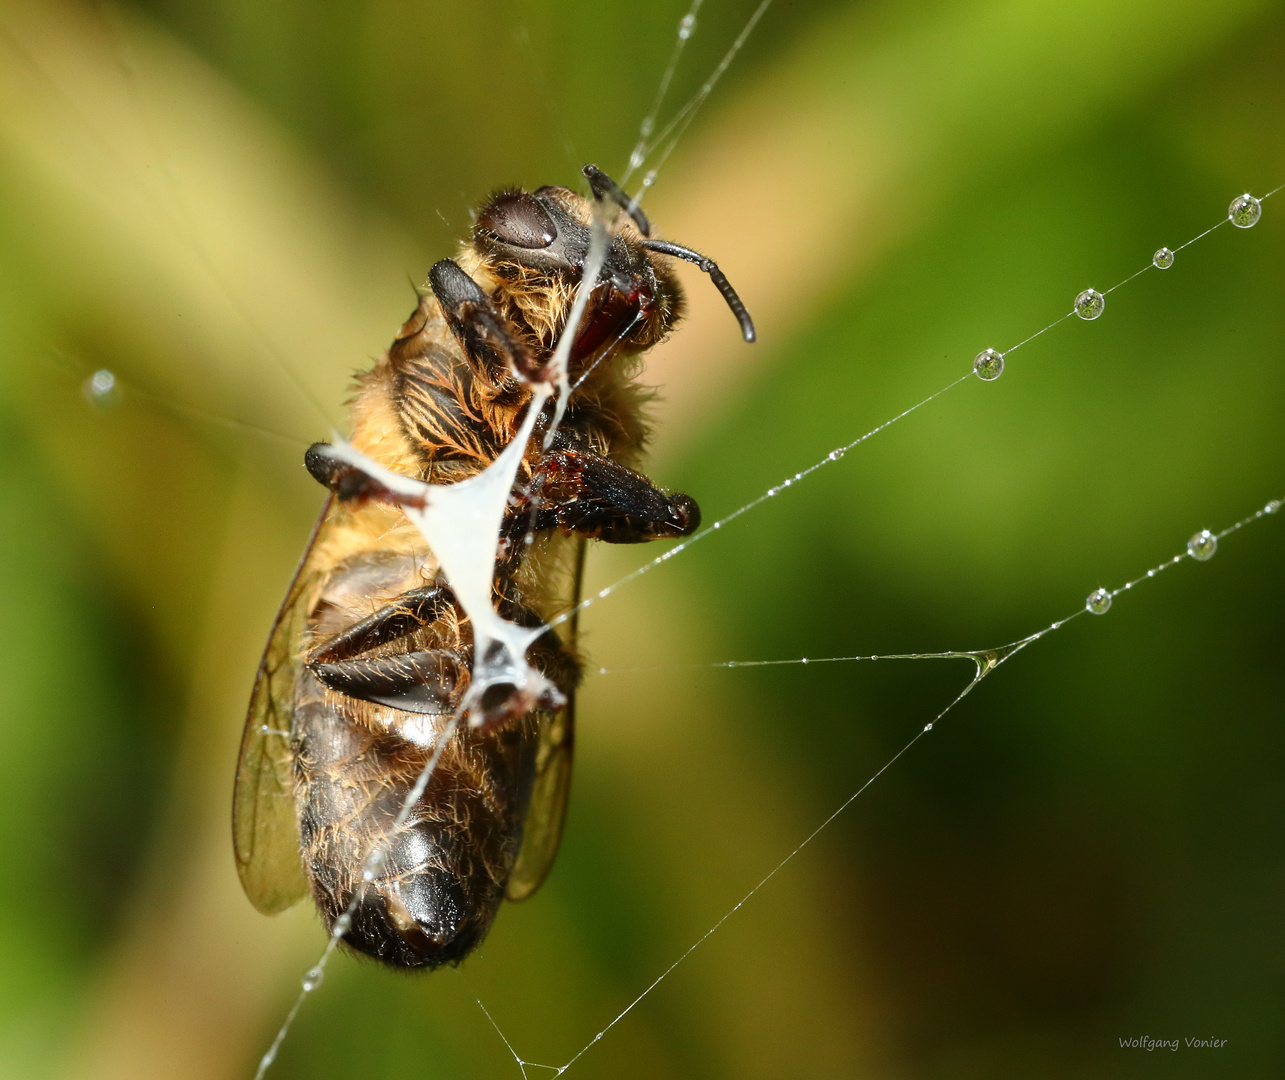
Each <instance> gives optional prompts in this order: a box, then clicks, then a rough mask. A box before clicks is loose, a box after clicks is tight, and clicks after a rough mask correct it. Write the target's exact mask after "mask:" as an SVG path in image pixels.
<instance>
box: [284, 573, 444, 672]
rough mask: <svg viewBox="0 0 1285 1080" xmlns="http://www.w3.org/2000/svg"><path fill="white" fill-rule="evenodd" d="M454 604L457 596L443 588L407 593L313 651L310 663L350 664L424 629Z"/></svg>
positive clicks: (437, 586)
mask: <svg viewBox="0 0 1285 1080" xmlns="http://www.w3.org/2000/svg"><path fill="white" fill-rule="evenodd" d="M454 601H455V597H454V594H453V593H452V592H451V590H450V589H448V588H446V587H445V586H442V585H426V586H425V587H424V588H422V589H412V590H410V591H409V592H404V593H402V595H401V596H399V597H398V598H397V599H396V600H394V601H393V602H392V603H391V604H386V605H385V606H384V607H382V608H380V609H379V610H378V611H376V612H375V613H374V614H373V615H370V616H367V617H366V618H364V619H361V620H359V621H358V622H355V623H353V624H352V625H351V626H349V627H348V628H347V629H346V630H341V631H340V632H339V633H337V634H335V635H334V636H333V637H331V638H330V639H328V640H327V641H326V642H325V644H324V645H322V646H320V647H319V648H317V649H314V650H313V652H312V654H311V655H310V656H309V657H308V662H309V663H313V662H316V661H323V662H327V663H333V662H335V661H338V660H351V659H353V658H354V657H357V656H360V655H361V654H362V653H365V652H369V651H370V650H372V649H375V648H378V647H379V646H380V645H386V644H388V642H390V641H395V640H397V639H398V638H401V637H406V636H407V635H408V634H411V633H413V632H414V631H416V630H419V629H421V628H422V627H423V626H425V625H426V624H427V623H430V622H433V621H434V620H436V619H438V618H440V617H441V616H442V615H445V614H446V613H447V612H448V611H449V610H450V609H451V607H452V605H453V604H454Z"/></svg>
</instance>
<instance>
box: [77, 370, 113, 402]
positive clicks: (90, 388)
mask: <svg viewBox="0 0 1285 1080" xmlns="http://www.w3.org/2000/svg"><path fill="white" fill-rule="evenodd" d="M81 389H82V390H83V392H84V394H85V400H86V401H88V402H89V403H90V404H91V405H93V406H95V407H97V408H99V409H110V408H111V407H112V406H113V405H115V404H116V403H117V402H118V401H119V400H120V388H119V387H118V386H117V385H116V376H115V375H114V374H113V373H112V372H111V371H109V370H108V369H107V368H99V369H98V370H97V371H95V372H94V373H93V374H92V375H91V376H89V378H88V379H86V380H85V382H84V385H83V386H82V387H81Z"/></svg>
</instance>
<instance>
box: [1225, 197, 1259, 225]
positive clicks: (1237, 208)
mask: <svg viewBox="0 0 1285 1080" xmlns="http://www.w3.org/2000/svg"><path fill="white" fill-rule="evenodd" d="M1227 216H1228V217H1229V218H1231V223H1232V224H1233V225H1235V226H1236V228H1238V229H1249V228H1252V227H1253V226H1254V225H1256V224H1258V219H1259V218H1260V217H1262V216H1263V204H1262V203H1260V202H1259V201H1258V200H1257V199H1255V198H1254V196H1252V195H1249V194H1245V195H1237V196H1236V197H1235V198H1234V199H1232V201H1231V206H1229V207H1227Z"/></svg>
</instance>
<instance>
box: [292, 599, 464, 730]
mask: <svg viewBox="0 0 1285 1080" xmlns="http://www.w3.org/2000/svg"><path fill="white" fill-rule="evenodd" d="M454 599H455V598H454V596H453V595H452V593H451V591H450V590H449V589H447V588H446V587H444V586H441V585H429V586H426V587H424V588H420V589H412V590H411V591H409V592H406V593H403V594H402V595H401V596H399V597H398V598H397V599H396V600H394V601H393V602H392V603H390V604H386V605H385V606H384V607H382V608H380V609H379V610H378V611H376V612H375V613H374V614H373V615H370V616H368V617H366V618H364V619H361V620H359V621H357V622H355V623H353V624H352V625H351V626H349V627H347V628H346V629H344V630H341V631H339V633H337V634H335V635H334V636H332V637H330V638H328V639H327V640H326V641H325V642H323V643H322V644H321V645H320V646H319V647H317V648H316V649H314V650H313V651H312V653H311V654H310V655H309V656H308V657H307V661H306V663H307V666H308V670H309V671H311V672H312V673H313V675H315V676H316V677H317V680H318V681H319V682H320V683H321V684H322V685H323V686H327V687H329V688H330V689H331V690H335V691H337V692H338V693H340V694H343V695H345V696H346V697H350V698H356V699H358V700H360V701H370V702H374V703H375V704H376V705H388V706H391V707H392V708H394V709H401V710H403V711H404V712H413V713H426V714H441V713H449V712H451V711H452V710H453V709H454V707H455V705H456V704H457V703H458V697H459V695H458V692H457V691H458V688H459V685H460V683H461V681H462V672H463V671H465V670H466V669H467V667H468V657H467V655H466V654H464V653H462V652H461V651H460V650H458V649H413V648H408V650H407V651H405V652H398V653H392V654H388V653H385V654H384V655H382V656H372V655H370V654H371V652H372V651H373V650H375V649H377V648H379V647H380V646H384V645H388V644H389V643H390V642H394V641H396V640H398V639H399V638H405V637H408V636H409V635H411V634H413V633H414V632H415V631H416V630H420V629H422V628H423V627H424V626H426V625H428V624H430V623H432V622H434V621H435V620H437V619H439V618H441V617H442V616H444V615H446V614H447V613H448V612H449V611H450V610H451V608H452V606H453V605H454Z"/></svg>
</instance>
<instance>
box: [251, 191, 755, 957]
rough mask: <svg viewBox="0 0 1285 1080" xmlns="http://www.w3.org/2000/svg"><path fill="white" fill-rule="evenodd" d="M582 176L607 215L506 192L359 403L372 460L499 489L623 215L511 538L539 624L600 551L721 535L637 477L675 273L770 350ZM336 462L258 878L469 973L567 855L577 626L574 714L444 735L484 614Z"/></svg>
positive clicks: (381, 942) (560, 646)
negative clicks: (535, 386) (587, 277)
mask: <svg viewBox="0 0 1285 1080" xmlns="http://www.w3.org/2000/svg"><path fill="white" fill-rule="evenodd" d="M584 173H585V176H586V177H587V178H588V180H589V184H590V187H591V189H592V192H593V199H592V200H591V199H588V198H585V197H582V196H580V195H578V194H576V193H575V192H573V191H571V190H569V189H567V188H563V187H542V188H539V189H538V190H536V191H534V192H527V191H523V190H519V189H506V190H503V191H501V192H499V193H498V194H496V195H494V196H492V197H491V198H490V199H489V200H488V201H487V202H486V204H485V205H484V206H483V207H482V209H481V210H480V211H479V213H478V215H477V218H476V221H475V224H474V227H473V230H472V236H471V238H470V239H469V240H467V241H466V242H465V243H464V244H462V245H461V247H460V250H459V254H458V256H457V258H456V259H454V260H451V259H446V260H443V261H442V262H439V263H437V264H436V265H435V266H434V267H433V268H432V270H431V271H430V273H429V275H428V286H427V287H426V288H424V289H422V290H418V292H419V300H418V304H417V305H416V308H415V310H414V311H413V312H412V313H411V315H410V318H409V319H407V321H406V323H405V324H404V325H403V326H402V328H401V329H400V330H399V331H398V332H397V336H396V338H395V339H394V341H393V343H392V345H391V346H390V347H389V349H388V351H387V352H386V353H385V354H384V355H383V356H382V357H381V358H380V359H379V360H378V361H377V362H376V364H375V365H374V367H372V368H371V369H370V370H369V371H367V372H365V373H364V374H362V375H360V376H359V377H358V378H357V382H356V391H355V394H354V397H353V400H352V437H351V443H352V446H353V447H354V448H355V449H356V450H358V451H360V452H361V453H363V454H365V455H366V456H367V457H369V458H370V459H373V460H374V461H375V462H376V463H377V464H379V465H381V466H383V467H384V468H386V469H388V470H391V471H393V472H396V473H400V474H402V475H405V476H410V477H414V478H416V479H418V480H422V481H426V482H429V483H433V484H439V485H446V484H453V483H457V482H459V481H461V480H465V479H467V478H469V477H471V476H475V475H477V474H478V473H480V472H481V471H482V470H483V469H485V468H486V467H487V466H488V465H489V464H491V463H492V462H493V461H495V459H496V457H497V456H498V455H499V454H500V452H501V451H502V450H503V449H504V447H505V446H506V445H507V444H508V443H509V442H510V441H512V440H513V438H514V436H515V433H516V432H517V431H518V429H519V427H520V424H521V421H522V419H523V414H524V412H525V410H526V407H527V405H528V403H529V402H530V401H531V399H532V391H531V384H530V380H529V377H530V375H531V373H532V372H538V371H540V370H542V369H544V367H545V366H546V365H548V364H549V363H550V361H551V358H552V355H553V350H554V349H555V347H556V345H557V342H558V340H559V336H560V335H561V334H562V332H563V329H564V326H565V325H566V322H567V318H568V313H569V311H570V309H571V306H572V300H573V297H574V295H575V292H576V290H577V288H578V287H579V285H580V279H581V277H582V274H583V269H584V265H585V262H586V258H587V256H588V253H589V250H590V242H591V236H592V229H593V221H594V211H595V209H596V208H598V207H603V206H607V205H609V204H613V203H614V204H615V206H616V207H618V208H620V209H623V210H624V211H625V214H624V216H623V218H622V221H621V224H620V226H619V227H618V228H617V229H616V230H615V231H614V232H612V233H611V234H610V236H609V239H608V246H607V249H606V255H605V260H604V262H603V264H602V269H601V270H600V271H599V273H598V277H597V279H596V280H595V281H594V282H593V284H592V292H591V293H590V294H589V296H590V298H589V303H588V307H587V308H586V309H585V312H584V315H583V317H582V318H581V320H580V322H579V324H578V327H577V331H576V336H575V338H574V342H573V344H572V347H571V350H570V353H569V361H568V372H567V374H568V382H569V386H570V387H571V392H570V395H569V397H568V398H567V401H566V410H565V414H564V415H563V417H562V419H561V422H560V423H559V424H557V426H556V429H555V430H551V428H553V424H554V420H553V417H554V415H555V413H554V409H553V403H552V402H550V403H549V404H548V405H547V406H546V407H545V408H544V409H543V411H542V412H541V413H540V415H539V417H538V418H537V421H536V426H535V429H534V434H533V435H532V436H531V438H530V439H529V441H528V444H527V446H526V449H525V453H524V455H523V457H522V461H521V465H520V467H519V470H518V474H517V478H516V482H515V484H514V486H513V488H512V491H511V494H510V496H509V502H508V507H507V509H506V513H505V518H504V524H503V526H502V529H501V534H500V538H499V547H498V552H499V555H498V558H497V561H496V565H495V571H494V577H493V585H492V599H493V603H494V606H495V608H496V611H497V612H498V613H499V614H500V615H501V616H502V617H503V618H505V619H506V620H508V621H510V622H513V623H517V624H518V625H520V626H526V627H530V628H533V629H536V628H539V627H541V626H545V625H547V624H548V623H550V622H551V621H552V620H553V619H555V618H556V617H557V616H558V615H560V614H565V613H567V612H568V611H570V610H572V609H573V608H574V606H575V604H576V603H577V601H578V596H579V588H580V576H581V570H582V567H583V558H584V543H585V541H586V540H587V539H599V540H605V541H607V542H608V543H615V544H629V543H638V542H641V541H644V540H655V539H661V538H666V537H681V536H687V535H690V534H691V533H692V532H693V531H694V530H695V529H696V528H697V527H698V525H699V523H700V511H699V509H698V507H697V505H696V503H695V501H694V500H693V499H691V498H690V497H689V496H687V495H685V494H681V493H678V494H667V493H666V492H664V491H663V490H661V489H659V488H657V487H656V486H655V485H654V484H653V483H652V482H651V481H650V480H649V479H648V478H647V477H646V476H644V475H643V474H642V473H641V472H638V471H637V466H638V464H639V460H640V458H641V455H642V450H643V444H644V441H645V435H646V427H645V423H644V419H643V412H644V406H645V404H646V402H647V399H648V392H647V391H646V390H645V389H644V388H642V387H640V386H639V385H638V383H637V376H638V372H639V369H640V366H641V360H640V355H641V354H642V353H643V352H644V351H645V350H647V349H648V348H650V347H651V346H652V345H655V344H656V343H657V342H659V341H660V340H662V339H663V338H664V337H665V336H666V335H667V334H668V333H669V332H670V331H671V329H672V328H673V327H674V324H675V323H676V322H677V320H678V318H679V316H680V314H681V312H682V305H683V300H682V293H681V290H680V288H679V285H678V282H677V281H676V279H675V277H674V275H673V272H672V269H671V262H670V260H671V259H673V258H679V259H685V260H688V261H691V262H694V263H696V264H697V265H698V266H700V267H701V269H702V270H704V271H705V272H706V273H707V274H709V276H710V278H711V279H712V281H713V282H714V284H715V285H716V286H717V287H718V288H719V290H720V291H721V292H722V294H723V296H724V298H725V299H726V301H727V302H728V304H729V306H730V307H731V309H732V311H733V313H734V314H735V315H736V317H737V319H738V321H739V323H740V326H741V330H742V334H743V336H744V338H745V339H746V340H747V341H753V340H754V327H753V323H752V322H751V320H750V317H749V315H748V314H747V313H746V311H745V308H744V306H743V305H742V304H741V301H740V299H739V298H738V297H737V295H736V293H735V291H734V290H733V289H732V287H731V285H730V284H728V282H727V279H726V278H725V277H724V276H723V274H722V273H721V272H720V270H719V269H718V267H717V266H716V265H715V264H714V263H713V262H711V261H710V260H709V259H707V258H705V257H704V256H702V255H700V254H698V253H696V252H694V251H692V250H691V249H689V248H685V247H682V246H680V245H678V244H671V243H667V242H665V241H661V240H656V239H652V238H651V236H650V228H649V224H648V222H647V219H646V217H645V216H644V215H643V213H642V211H641V210H640V209H639V208H638V206H637V204H636V203H635V202H634V201H633V200H631V199H629V197H628V196H627V195H625V194H624V192H623V191H622V190H621V189H620V188H619V187H618V186H617V185H616V184H615V183H614V182H613V181H612V180H611V179H610V178H609V177H607V176H606V175H605V174H604V173H602V172H601V171H600V170H598V169H596V168H595V167H594V166H586V167H585V170H584ZM595 203H596V204H597V205H596V206H595ZM322 449H324V447H323V445H322V444H319V445H318V446H317V447H314V448H312V449H311V450H310V451H309V453H308V455H307V456H306V459H305V464H306V465H307V466H308V468H309V471H310V472H311V473H312V474H313V476H314V477H316V478H317V479H318V480H319V481H320V482H321V483H323V484H324V485H326V486H327V487H328V488H330V489H331V494H330V497H329V499H328V500H327V502H326V505H325V508H324V510H323V512H322V514H321V518H320V520H319V521H318V523H317V526H316V529H315V530H314V532H313V535H312V539H311V541H310V543H309V545H308V548H307V550H306V552H305V553H304V556H303V558H302V561H301V562H300V565H299V569H298V571H297V573H296V575H295V578H294V581H293V583H292V584H291V586H290V589H289V591H288V593H287V594H286V598H285V602H284V603H283V604H282V607H281V610H280V613H279V614H278V616H277V619H276V622H275V624H274V626H273V629H272V633H271V636H270V638H269V640H268V644H267V648H266V650H265V652H264V655H263V660H262V662H261V663H260V666H259V671H258V675H257V679H256V682H255V686H254V691H253V694H252V697H251V701H250V709H249V715H248V717H247V719H246V725H245V731H244V734H243V736H242V741H241V753H240V760H239V763H238V767H237V778H236V792H235V799H234V806H233V840H234V844H235V850H236V860H237V869H238V871H239V873H240V877H241V883H242V885H243V887H244V888H245V891H246V894H247V896H248V897H249V898H250V900H251V902H252V903H253V904H254V905H255V907H257V908H258V909H259V910H260V911H262V912H265V913H273V912H278V911H282V910H284V909H286V908H288V907H290V906H291V905H293V904H294V903H295V902H297V901H298V900H300V899H301V898H302V897H303V896H304V895H305V893H307V892H308V891H311V892H312V895H313V898H314V899H315V901H316V904H317V907H318V909H319V910H320V912H321V915H322V918H323V920H324V921H325V923H326V926H327V928H328V929H330V930H331V932H332V933H335V929H334V928H335V923H336V920H342V921H341V923H340V934H341V936H342V938H343V940H344V942H345V943H346V944H347V945H348V946H350V947H351V948H353V949H356V950H358V951H360V952H362V953H366V954H368V955H370V956H372V957H375V958H376V959H378V960H380V961H382V962H384V963H386V964H389V965H392V966H395V967H410V968H420V967H422V968H434V967H437V966H440V965H442V964H454V963H458V962H459V961H460V960H461V959H462V958H463V957H464V956H465V955H466V954H467V953H468V952H469V951H470V950H471V949H473V948H474V947H475V946H476V945H477V944H478V943H479V942H480V941H481V940H482V939H483V937H484V936H485V935H486V932H487V930H488V929H489V927H490V925H491V922H492V921H493V919H494V917H495V914H496V911H497V909H498V907H499V905H500V902H501V900H502V899H504V898H505V897H507V898H508V899H510V900H521V899H524V898H526V897H528V896H530V895H531V894H532V893H533V892H534V891H535V890H536V889H537V888H539V886H540V884H541V882H542V881H543V880H544V878H545V875H546V874H547V873H548V871H549V868H550V866H551V864H552V862H553V858H554V855H555V854H556V852H557V848H558V843H559V840H560V837H561V832H562V823H563V819H564V816H565V813H566V807H567V793H568V788H569V784H570V778H571V759H572V748H573V743H574V731H575V725H574V700H575V689H576V684H577V682H578V681H579V678H580V663H579V661H578V659H577V651H576V640H575V629H574V625H575V621H574V619H570V620H568V621H567V622H566V623H565V624H564V629H563V632H562V634H560V633H559V632H557V631H555V630H552V629H548V630H546V631H545V632H544V633H543V634H542V635H541V636H540V637H538V638H537V639H536V641H535V644H534V645H533V646H532V647H531V648H530V651H529V654H528V660H529V662H530V664H531V665H532V666H533V667H534V668H535V670H536V671H538V672H539V673H540V674H541V675H542V676H543V679H544V681H545V683H546V684H547V685H551V686H552V687H553V688H554V689H553V692H552V693H549V694H546V695H545V696H544V697H542V698H540V699H539V700H537V701H534V702H532V701H530V700H527V699H519V698H515V697H506V696H505V695H504V694H503V693H501V694H498V695H490V696H489V697H488V696H483V698H482V704H481V710H482V713H483V715H481V716H480V717H478V718H475V722H473V723H470V724H468V725H464V726H459V727H454V726H448V721H449V720H450V718H451V717H452V716H454V715H457V712H458V710H459V709H460V707H461V702H463V701H465V698H466V695H467V692H468V688H469V685H470V679H471V676H472V645H473V635H472V631H471V629H470V622H469V619H468V617H467V615H466V614H465V612H464V611H463V609H462V607H461V606H460V604H459V602H458V600H457V598H456V597H455V596H454V594H453V593H452V591H451V586H450V584H449V583H448V582H447V580H446V579H445V577H444V575H443V573H442V571H441V568H440V566H439V564H438V562H437V560H436V559H435V558H434V555H433V553H432V551H431V550H429V548H428V545H427V543H426V542H425V540H424V538H423V536H422V534H421V533H420V532H419V531H418V530H417V529H416V528H415V527H414V526H413V525H412V524H411V522H410V521H409V520H408V519H407V517H406V515H405V513H404V512H403V510H402V509H401V508H400V507H398V506H397V505H390V504H389V503H388V502H381V501H380V500H378V499H372V498H369V497H367V495H368V493H364V492H362V491H360V490H358V489H357V488H354V487H353V486H352V485H351V484H349V483H348V482H347V481H346V476H347V474H346V473H345V471H344V470H343V469H337V468H336V467H335V462H334V460H333V458H330V457H327V456H326V455H325V454H324V453H322V452H319V451H320V450H322ZM488 694H489V691H488ZM446 732H449V733H450V735H449V739H448V740H447V741H446V742H445V743H444V745H442V746H440V747H439V746H438V741H439V738H440V737H441V736H442V735H443V734H444V733H446ZM435 751H436V752H437V754H438V755H439V756H438V757H437V759H436V763H435V766H434V767H433V769H432V772H431V776H430V777H429V780H428V783H427V786H426V787H425V788H424V789H423V793H422V795H420V797H419V798H418V800H417V801H415V802H414V804H413V805H412V806H410V808H409V809H410V813H409V816H405V819H404V822H402V823H401V824H398V822H397V820H396V819H397V817H398V814H399V811H401V810H402V809H403V806H404V804H406V803H407V801H408V799H410V798H412V797H413V794H414V792H413V789H414V787H415V783H416V780H417V779H418V778H419V777H420V775H421V773H424V772H425V770H426V765H427V764H428V762H429V761H430V757H431V756H432V755H433V753H434V752H435ZM374 853H378V858H377V859H376V861H374V862H372V854H374ZM372 866H374V867H376V868H377V869H376V870H375V871H374V872H372V870H371V867H372Z"/></svg>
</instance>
